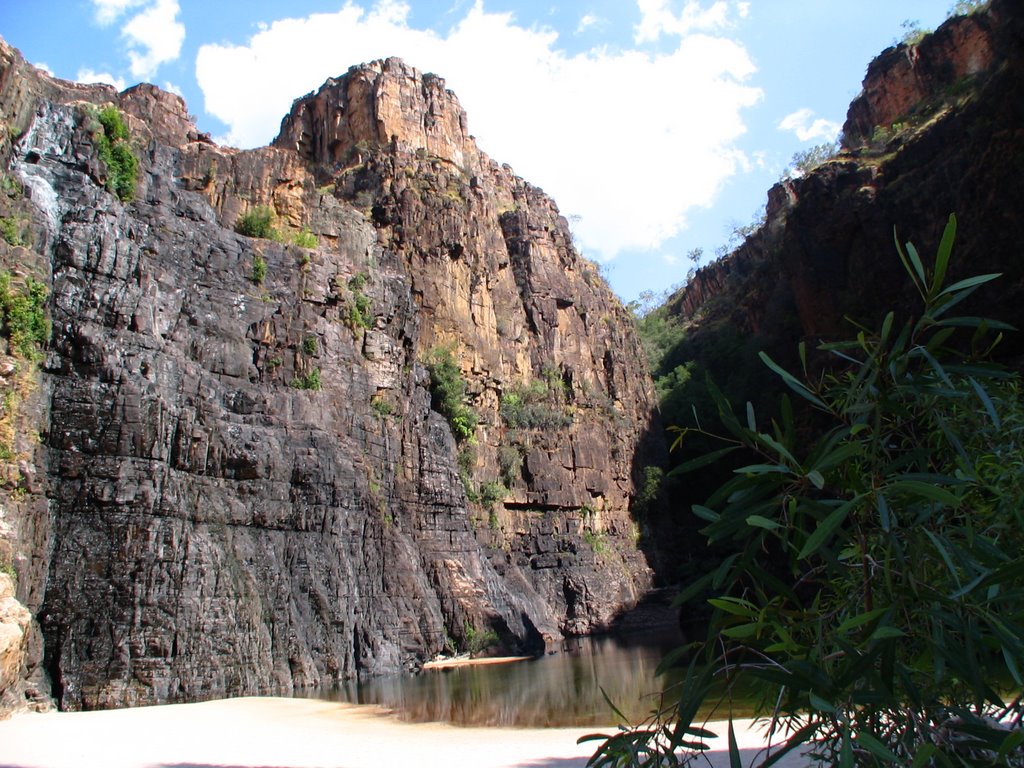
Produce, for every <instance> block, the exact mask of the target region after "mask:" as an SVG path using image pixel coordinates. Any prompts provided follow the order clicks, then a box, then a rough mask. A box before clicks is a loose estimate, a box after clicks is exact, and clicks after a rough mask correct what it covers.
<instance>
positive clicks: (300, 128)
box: [0, 48, 653, 709]
mask: <svg viewBox="0 0 1024 768" xmlns="http://www.w3.org/2000/svg"><path fill="white" fill-rule="evenodd" d="M0 64H2V67H3V69H2V70H0V106H2V107H3V109H4V114H3V118H4V119H5V120H6V122H7V124H8V125H9V126H12V127H13V129H14V130H13V134H14V135H15V136H16V138H15V139H14V140H13V142H12V143H10V144H6V145H5V146H4V147H3V149H4V150H5V156H8V157H9V158H10V161H9V166H8V171H7V173H8V174H9V175H10V177H12V178H15V179H17V180H18V182H19V183H20V184H21V185H23V188H24V190H25V200H24V201H23V203H24V205H25V206H26V211H28V213H29V215H30V216H31V222H32V227H33V231H34V236H33V246H32V248H31V252H32V253H33V254H35V256H34V258H36V259H37V261H38V262H39V264H40V265H41V268H42V272H43V277H45V279H46V281H47V283H48V284H49V286H50V300H49V308H50V313H51V318H52V337H51V340H50V343H49V348H48V350H47V354H46V358H45V360H44V361H43V363H42V365H41V368H40V370H39V372H38V374H37V376H38V387H39V389H38V391H39V392H40V393H41V395H40V397H41V404H40V407H39V408H38V414H39V416H38V420H39V421H38V426H37V429H38V430H39V433H40V436H41V443H40V444H39V445H38V446H37V448H36V449H35V452H34V454H32V455H31V456H27V457H26V459H27V461H26V470H27V471H28V470H34V471H35V475H36V476H39V475H41V476H42V477H43V478H45V481H43V480H42V479H40V480H39V481H38V482H35V483H34V484H31V487H30V488H27V490H25V491H23V492H21V494H20V496H21V499H20V501H19V502H18V503H19V504H22V505H29V506H30V507H31V510H34V512H31V513H30V512H28V511H26V512H19V509H20V508H18V507H15V506H12V504H11V502H10V498H11V496H12V494H11V493H9V492H8V493H6V494H5V499H7V500H6V501H5V507H4V509H5V514H6V517H7V518H8V519H11V520H13V521H14V524H10V525H8V528H9V529H10V530H11V531H12V532H11V533H9V534H6V535H0V538H3V539H4V541H6V542H7V546H8V547H9V549H10V550H11V556H12V560H13V562H14V567H15V570H16V571H17V575H18V597H19V599H20V600H21V602H22V603H23V604H24V605H25V606H26V607H27V608H28V609H29V610H30V612H31V613H32V614H33V615H34V616H35V617H36V620H37V621H38V625H39V626H41V628H42V634H43V636H44V638H45V658H46V670H47V672H48V673H49V676H50V679H51V680H52V683H53V694H54V696H55V698H56V699H57V700H58V701H59V703H60V704H61V706H63V707H65V708H70V709H74V708H93V707H111V706H124V705H135V704H147V703H156V702H163V701H175V700H187V699H199V698H205V697H212V696H220V695H225V694H252V693H269V692H289V691H293V690H296V689H300V688H303V687H306V686H315V685H324V684H330V683H332V682H335V681H338V680H341V679H343V678H346V677H350V676H352V675H354V674H357V673H361V672H369V673H384V672H392V671H397V670H400V669H403V668H409V667H412V666H415V665H416V664H418V663H419V662H420V661H422V660H423V659H425V658H427V657H429V656H431V655H433V654H435V653H437V652H439V651H441V650H442V649H443V648H445V647H452V646H459V647H464V646H466V645H468V644H469V643H470V642H471V641H472V639H473V637H479V636H480V635H481V634H482V633H484V632H486V631H488V630H491V631H494V632H495V633H497V635H498V637H499V638H500V640H501V642H502V644H503V645H504V646H505V647H506V648H508V649H529V648H532V649H538V648H542V647H543V646H544V644H545V642H547V641H549V640H552V639H555V638H557V637H559V636H561V635H562V634H563V633H582V632H587V631H592V630H595V629H599V628H601V627H602V626H604V625H605V624H607V623H608V622H609V621H610V620H611V619H612V618H613V617H614V615H615V614H616V612H617V611H619V610H620V609H622V608H623V607H624V606H628V605H629V604H631V603H632V602H633V601H635V599H636V598H637V597H638V596H639V594H640V593H641V592H642V591H643V590H644V589H645V588H646V587H647V586H648V584H649V579H650V576H649V571H648V569H647V567H646V565H645V562H644V559H643V557H642V555H641V554H640V553H639V551H638V550H637V547H636V535H637V530H636V527H635V526H634V524H633V523H632V521H631V519H630V516H629V504H630V498H631V495H632V493H633V490H634V472H635V466H636V465H637V463H638V461H640V460H641V459H642V456H641V454H642V452H643V451H644V450H646V448H645V444H644V436H645V435H646V434H647V432H648V430H649V429H650V427H651V421H652V418H653V396H652V393H651V389H650V384H649V381H648V380H647V377H646V374H645V373H644V366H643V363H642V360H643V356H642V353H641V350H640V348H639V345H638V343H637V340H636V339H635V337H634V335H633V333H632V330H631V326H630V324H629V322H628V316H627V315H626V313H625V312H624V310H623V309H622V308H621V306H620V305H619V303H618V302H617V301H616V300H615V298H614V297H613V296H612V295H611V293H610V292H609V290H608V289H607V287H606V286H605V285H604V284H603V282H602V281H601V280H600V278H599V277H598V276H597V275H596V271H595V270H594V268H593V267H592V266H591V265H589V264H588V263H587V262H585V261H583V260H581V259H580V257H579V256H578V255H577V254H576V252H575V251H574V249H573V248H572V245H571V239H570V235H569V232H568V228H567V226H566V223H565V221H564V220H563V219H562V218H561V217H560V216H559V215H558V211H557V209H556V208H555V206H554V204H553V203H552V202H551V200H550V199H549V198H547V197H546V196H545V195H544V194H543V193H542V192H540V190H537V189H535V188H533V187H530V186H529V185H528V184H526V183H525V182H523V181H522V180H520V179H518V178H516V177H515V176H514V175H513V174H512V172H511V170H510V169H509V168H507V166H498V165H497V164H495V163H494V162H493V161H491V160H490V159H489V158H487V157H486V155H484V154H483V153H481V152H480V151H479V150H478V149H477V148H476V146H475V144H474V142H473V140H472V138H471V137H470V136H469V135H468V133H467V131H466V117H465V115H464V113H463V112H462V110H461V108H460V107H459V105H458V102H457V100H456V99H455V97H454V95H452V94H451V93H450V92H448V91H446V90H445V89H444V86H443V81H441V80H440V79H439V78H436V77H433V76H429V75H421V74H420V73H418V72H417V71H416V70H414V69H412V68H411V67H408V66H406V65H404V64H403V63H401V62H400V61H398V60H394V59H390V60H388V61H386V62H376V63H374V64H370V65H365V66H362V67H357V68H353V69H352V70H351V71H350V72H349V73H348V74H347V75H345V76H343V77H341V78H338V79H336V80H329V81H328V82H327V83H326V84H325V86H324V87H323V88H322V89H321V90H320V91H319V92H318V93H316V94H311V95H309V96H307V97H304V98H303V99H300V100H298V101H297V102H296V104H295V106H294V107H293V110H292V113H291V114H290V115H289V116H288V117H286V119H285V120H284V122H283V124H282V131H281V135H280V136H279V137H278V139H277V140H276V141H275V142H274V145H273V146H272V147H269V148H264V149H260V150H253V151H244V152H240V151H237V150H232V149H227V148H221V147H217V146H215V145H214V144H212V143H211V142H210V141H209V139H208V137H206V136H204V135H202V134H200V133H198V132H197V131H196V129H195V127H194V126H193V125H192V124H191V123H190V122H189V120H188V118H187V112H186V110H185V106H184V104H183V103H182V102H181V100H180V99H178V98H177V97H175V96H172V95H170V94H166V93H163V92H161V91H159V90H158V89H155V88H153V87H152V86H137V87H136V88H133V89H130V90H129V91H126V92H124V93H122V94H116V93H114V92H113V91H112V90H110V89H103V88H96V89H81V88H74V87H71V86H69V85H68V84H64V83H59V82H56V81H51V80H49V78H46V77H45V76H43V75H41V74H39V73H37V72H35V71H34V70H32V69H31V68H30V67H28V66H27V65H25V64H24V62H23V61H21V60H20V57H18V55H17V54H16V53H15V52H12V51H11V50H10V49H7V48H4V49H3V58H2V62H0ZM108 101H109V102H113V103H114V104H116V105H117V106H118V107H119V108H120V109H121V110H123V111H124V112H125V113H126V114H127V119H128V124H129V128H130V130H131V134H132V137H133V138H132V141H133V144H134V146H135V148H136V154H137V155H138V156H139V157H140V159H141V163H142V173H141V175H140V180H139V183H138V185H137V189H136V196H135V200H134V201H133V202H130V203H127V204H126V203H122V202H121V201H119V200H118V199H117V198H115V197H114V196H112V195H111V194H110V193H109V192H107V191H106V189H104V187H103V183H104V181H105V179H106V174H107V173H108V169H107V168H106V167H105V166H104V165H103V163H102V161H101V160H100V159H99V157H98V154H97V150H96V146H95V141H94V134H93V133H92V132H91V129H90V113H89V106H88V104H87V102H88V103H94V104H99V103H103V102H108ZM11 133H12V132H5V136H6V135H10V134H11ZM256 206H269V207H270V208H271V209H272V210H273V211H274V214H275V223H276V226H277V229H278V231H279V232H281V233H283V235H284V237H283V238H282V239H281V240H282V241H273V240H269V239H254V238H249V237H244V236H242V235H239V234H236V233H235V232H234V230H233V227H234V226H235V224H236V221H237V219H238V217H239V216H240V215H241V214H242V213H244V212H246V211H251V210H252V209H254V208H255V207H256ZM300 230H308V233H310V234H312V235H313V236H315V238H316V243H317V245H316V247H314V248H305V247H299V246H297V245H292V244H289V243H288V240H289V239H290V237H291V236H292V235H294V234H295V233H297V232H299V231H300ZM307 239H308V234H307ZM5 260H7V261H8V262H9V260H10V254H8V255H7V257H6V258H5ZM257 264H262V265H265V275H260V274H259V272H260V271H262V270H261V269H258V268H257V266H256V265H257ZM439 347H443V348H446V349H449V350H450V351H451V353H452V356H453V358H454V359H455V360H456V361H457V362H458V364H459V366H460V368H461V371H462V375H463V377H464V379H465V381H466V383H467V392H468V404H469V405H470V406H472V407H473V409H474V410H475V412H476V414H477V416H478V418H479V426H478V427H477V429H476V430H475V434H474V436H473V439H472V440H470V441H464V442H463V443H462V444H461V445H459V444H457V442H456V440H455V438H454V437H453V434H452V431H451V429H450V427H449V425H448V423H447V422H446V421H445V419H444V418H443V417H442V416H441V415H440V414H438V413H437V412H435V411H433V410H431V393H430V376H429V374H428V371H427V369H426V368H425V366H424V364H423V361H424V360H425V359H426V357H427V356H428V354H429V352H430V351H431V350H433V349H436V348H439ZM317 377H318V380H319V383H320V385H321V386H322V389H320V390H316V389H314V388H303V386H309V385H310V384H311V383H312V382H313V381H314V380H315V379H316V378H317ZM520 395H524V396H526V395H528V396H529V397H532V398H535V399H537V400H538V402H536V403H533V405H534V406H535V411H534V413H535V414H536V413H540V414H545V415H546V417H547V419H548V420H547V421H544V420H543V419H542V420H541V425H540V426H538V422H537V421H536V420H534V421H529V422H528V421H524V420H519V421H516V420H515V419H513V418H510V417H509V415H508V410H507V408H506V412H505V416H503V415H502V403H503V402H504V403H505V405H506V406H507V405H508V403H509V402H510V401H511V400H514V398H512V397H510V396H516V397H518V396H520ZM0 533H2V532H0ZM30 630H31V628H30ZM34 649H35V650H34V653H35V654H36V655H37V656H38V655H39V651H40V648H39V643H38V642H36V643H35V646H34ZM24 667H25V669H24V670H23V673H22V677H23V678H24V677H26V676H28V675H29V674H30V673H31V674H34V675H35V677H34V678H33V680H37V681H38V679H39V669H38V668H39V665H38V664H35V665H34V666H33V665H32V664H31V663H28V662H26V663H25V665H24ZM29 667H32V669H29ZM20 685H22V687H25V686H26V684H25V683H20ZM8 687H9V686H8ZM37 687H38V686H37ZM33 690H35V689H33Z"/></svg>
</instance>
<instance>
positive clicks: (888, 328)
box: [879, 312, 896, 344]
mask: <svg viewBox="0 0 1024 768" xmlns="http://www.w3.org/2000/svg"><path fill="white" fill-rule="evenodd" d="M895 319H896V315H895V314H894V313H893V312H889V313H887V314H886V316H885V319H884V320H883V321H882V332H881V333H880V334H879V339H880V340H881V342H882V343H883V344H884V343H885V341H886V339H888V338H889V334H890V333H892V323H893V320H895Z"/></svg>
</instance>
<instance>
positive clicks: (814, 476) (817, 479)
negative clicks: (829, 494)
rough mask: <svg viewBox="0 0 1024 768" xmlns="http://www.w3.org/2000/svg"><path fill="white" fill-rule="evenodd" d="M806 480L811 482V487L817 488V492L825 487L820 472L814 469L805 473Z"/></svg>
mask: <svg viewBox="0 0 1024 768" xmlns="http://www.w3.org/2000/svg"><path fill="white" fill-rule="evenodd" d="M807 479H808V480H810V481H811V485H813V486H814V487H815V488H817V489H818V490H819V491H820V490H821V489H822V488H824V487H825V478H824V477H823V476H822V474H821V472H819V471H818V470H816V469H812V470H811V471H810V472H808V473H807Z"/></svg>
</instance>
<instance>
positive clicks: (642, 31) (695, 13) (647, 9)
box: [634, 0, 749, 43]
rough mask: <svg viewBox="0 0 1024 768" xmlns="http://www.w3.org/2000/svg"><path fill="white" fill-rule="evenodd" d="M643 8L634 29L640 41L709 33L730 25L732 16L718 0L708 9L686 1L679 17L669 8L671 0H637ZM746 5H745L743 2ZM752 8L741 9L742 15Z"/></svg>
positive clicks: (639, 6)
mask: <svg viewBox="0 0 1024 768" xmlns="http://www.w3.org/2000/svg"><path fill="white" fill-rule="evenodd" d="M636 4H637V7H638V8H639V9H640V23H639V24H638V25H637V27H636V30H635V31H634V39H635V40H636V42H638V43H649V42H654V41H655V40H657V39H658V38H659V37H661V36H662V35H679V36H680V37H685V36H686V35H689V34H691V33H693V32H709V31H712V30H716V29H722V28H723V27H725V26H727V25H728V23H729V19H730V14H729V3H728V2H726V1H725V0H718V2H715V3H712V5H711V6H710V7H709V8H705V7H704V6H703V5H702V4H701V3H700V2H698V1H697V0H687V2H686V4H685V5H684V6H683V10H682V11H681V12H680V13H679V15H678V16H677V15H676V14H674V13H672V11H671V10H669V7H668V6H669V0H637V3H636ZM740 5H741V6H743V5H744V4H742V3H741V4H740ZM747 10H749V8H742V7H741V8H740V15H741V16H743V15H746V14H745V11H747Z"/></svg>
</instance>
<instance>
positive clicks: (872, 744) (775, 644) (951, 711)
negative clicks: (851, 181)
mask: <svg viewBox="0 0 1024 768" xmlns="http://www.w3.org/2000/svg"><path fill="white" fill-rule="evenodd" d="M954 233H955V219H953V218H952V217H951V218H950V222H949V225H948V226H947V228H946V232H945V234H944V236H943V238H942V243H941V245H940V247H939V250H938V255H937V257H936V259H935V262H934V264H933V265H932V267H931V268H930V269H926V268H925V266H924V264H923V263H922V261H921V259H920V258H919V256H918V255H917V252H916V251H915V250H914V248H913V246H912V245H910V244H907V246H906V249H905V250H904V249H903V248H899V249H898V250H899V253H900V257H901V259H902V260H903V263H904V265H905V266H906V268H907V272H908V273H909V275H910V277H911V279H912V281H913V283H914V286H915V287H916V289H917V291H918V293H919V294H920V296H921V298H922V302H923V305H924V308H923V311H922V313H921V314H920V316H919V317H917V318H911V319H909V320H907V321H906V322H905V323H904V324H902V325H900V324H899V323H898V322H897V321H896V319H895V316H894V314H893V313H889V314H888V315H887V316H886V317H885V319H884V321H883V322H882V323H881V325H880V327H879V329H878V330H871V329H869V328H866V327H862V326H857V327H856V337H855V338H854V339H853V340H851V341H846V342H839V343H831V344H825V345H823V346H822V347H821V349H822V350H823V351H824V352H827V353H830V354H831V355H832V356H834V358H835V360H836V366H837V368H836V370H835V371H834V372H826V373H825V374H821V375H809V374H808V372H807V366H806V363H805V364H804V373H803V375H802V376H797V375H794V374H792V373H790V372H789V371H787V370H785V369H783V368H782V367H780V366H779V365H777V364H776V363H775V362H774V361H773V360H772V359H771V358H770V357H768V356H767V355H764V354H763V353H762V360H763V361H764V363H765V364H766V365H767V366H768V368H770V369H771V370H772V371H773V372H774V373H775V374H777V375H778V376H779V377H780V378H781V380H782V381H783V382H784V383H785V385H786V386H787V387H788V388H789V389H790V390H791V392H792V393H795V394H796V395H798V396H799V397H800V398H801V399H802V400H803V401H806V402H808V403H810V405H811V406H812V407H813V408H814V409H816V410H817V411H818V412H819V415H820V416H821V418H823V419H826V420H827V422H828V423H829V424H830V425H831V427H830V428H829V429H827V430H826V431H824V432H823V433H822V434H821V436H820V437H819V438H818V439H816V440H814V441H812V442H811V444H810V445H807V443H806V441H805V440H798V439H797V427H796V425H795V420H794V415H793V407H792V403H791V402H790V401H789V398H788V397H784V398H783V403H782V409H781V415H780V416H779V417H778V418H777V419H775V420H772V421H771V422H770V425H769V426H767V427H765V426H762V423H761V422H759V421H758V419H757V416H756V414H755V412H754V408H753V407H752V406H751V405H750V404H748V405H747V407H746V409H745V411H746V412H745V414H744V415H742V416H737V415H735V414H734V413H733V410H732V407H731V406H730V404H729V403H728V402H727V401H726V399H725V398H724V397H723V396H722V395H721V394H720V393H718V392H717V390H713V391H714V392H715V397H716V400H717V404H718V408H719V412H720V415H721V418H722V423H723V425H724V426H725V428H726V429H727V431H728V434H727V435H725V436H724V437H722V438H721V439H722V441H723V442H724V446H725V447H724V448H721V449H720V450H718V451H715V452H713V453H711V454H708V455H707V456H704V457H702V458H699V459H697V460H694V461H692V462H689V465H688V466H686V467H684V468H685V469H689V470H693V469H697V468H698V467H706V466H707V465H708V464H710V463H713V462H714V461H716V460H718V459H720V458H721V457H723V456H724V455H726V454H728V453H733V452H736V453H737V455H742V456H750V457H751V459H750V463H748V464H746V466H743V467H741V468H739V469H737V470H736V471H735V473H734V474H733V477H732V479H730V480H729V481H727V482H726V483H724V484H723V485H722V486H721V487H720V488H719V489H718V490H717V491H715V492H714V493H713V494H712V495H711V497H710V498H709V499H708V500H707V502H706V503H705V504H702V505H695V506H694V507H693V511H694V514H695V515H696V516H697V517H699V518H701V519H702V520H703V521H705V522H706V523H707V525H706V527H705V528H704V529H703V533H704V534H705V535H706V537H707V539H708V541H709V543H711V544H715V545H719V546H725V547H726V548H727V550H731V554H730V555H728V556H726V557H725V558H724V559H723V561H722V562H721V563H720V565H719V566H718V567H717V568H716V569H714V570H712V571H711V572H709V573H707V574H706V575H704V576H703V577H702V578H700V579H698V580H696V582H695V583H693V584H691V585H690V587H689V589H688V590H687V592H686V593H685V594H684V595H682V596H681V597H680V600H686V599H689V598H692V597H696V596H698V595H701V594H706V593H710V594H712V595H713V597H712V598H711V599H710V600H708V603H709V604H710V606H711V607H712V608H713V609H714V612H713V614H712V618H711V621H710V623H709V626H708V630H707V637H706V640H705V641H704V642H702V643H700V644H698V650H697V652H695V653H693V655H692V657H691V660H690V663H689V664H688V666H686V668H685V670H684V671H682V672H681V675H682V677H681V679H682V681H683V682H682V684H681V685H678V686H677V687H675V688H673V689H672V691H671V692H669V691H666V694H665V699H664V704H663V707H662V708H661V709H660V710H659V711H658V712H657V713H656V714H655V715H653V716H652V718H651V720H649V721H648V722H646V723H644V724H641V725H640V726H637V727H635V728H628V729H625V730H623V731H622V732H621V733H619V734H617V735H615V736H612V737H610V738H607V737H603V736H602V737H599V738H602V739H604V741H603V743H602V745H601V746H600V748H599V751H598V752H597V754H596V755H595V756H594V757H593V759H592V760H591V764H593V765H617V766H618V765H650V766H654V765H662V764H671V765H677V764H679V760H681V759H684V758H685V759H689V758H688V756H690V755H692V754H693V753H694V751H699V750H700V748H701V747H700V742H701V741H702V740H703V739H704V738H705V737H706V736H707V735H708V734H707V732H706V731H704V730H702V728H701V726H700V723H699V721H698V717H697V712H698V708H699V707H701V706H703V705H705V704H707V703H708V702H709V701H716V702H717V707H718V710H717V711H718V713H719V715H720V716H724V715H731V712H732V692H733V691H734V690H737V688H738V689H740V690H744V691H751V690H753V691H755V692H757V694H759V696H760V698H759V700H758V704H757V706H758V711H759V712H760V713H761V714H762V715H764V716H765V717H767V718H769V719H770V721H771V724H772V728H773V731H774V733H776V734H781V735H780V742H781V743H780V746H779V747H777V748H776V750H775V751H774V752H773V753H772V755H771V758H772V759H771V760H770V761H769V762H774V761H775V760H777V759H779V758H780V757H781V756H782V755H784V754H786V753H787V752H789V751H792V750H794V749H797V748H801V749H804V748H808V749H810V750H811V753H812V754H813V755H814V756H815V757H816V758H817V760H819V761H820V762H821V763H822V764H824V765H838V766H843V767H844V768H845V767H847V766H880V765H895V766H922V767H923V766H932V765H942V766H960V765H979V766H980V765H992V766H995V765H999V766H1020V765H1022V764H1024V746H1022V745H1024V730H1022V729H1021V722H1022V718H1024V700H1022V697H1021V694H1020V691H1021V689H1022V687H1024V676H1022V670H1024V509H1022V508H1021V503H1020V499H1021V498H1024V403H1022V399H1021V382H1020V380H1019V378H1018V377H1017V376H1015V375H1011V374H1008V373H1007V372H1005V371H1003V370H1002V369H1000V368H998V367H996V366H994V365H991V364H988V363H987V362H986V357H987V354H988V352H989V351H990V350H991V348H992V346H994V342H993V340H992V338H991V336H992V333H991V332H992V331H993V329H996V330H998V329H1001V328H1005V327H1006V326H1003V325H1002V324H1000V323H997V322H995V321H990V320H982V319H980V318H975V317H956V316H954V315H953V314H952V312H951V310H953V308H954V307H955V306H956V305H958V304H960V302H961V301H963V300H964V299H965V298H966V297H967V296H968V295H970V294H971V293H972V292H973V291H974V290H975V289H976V288H978V287H979V286H981V285H983V284H984V283H986V282H988V281H990V280H992V279H993V278H994V277H996V276H995V275H982V276H978V277H974V278H968V279H966V280H960V281H957V282H955V283H954V284H952V285H946V282H945V276H946V273H947V268H948V265H949V260H950V253H951V250H952V245H953V238H954ZM995 340H996V341H998V337H996V339H995ZM801 358H802V359H805V358H804V355H803V354H802V350H801ZM682 436H683V435H681V437H682ZM673 658H674V659H679V658H680V656H679V655H678V654H676V655H675V656H674V657H670V658H669V659H667V660H666V662H665V663H664V664H663V667H669V666H671V665H672V664H673ZM733 735H734V734H733V728H732V725H731V722H730V725H729V729H728V743H729V748H730V753H731V760H732V764H733V765H739V764H740V763H739V759H740V757H739V752H738V749H737V748H736V743H735V740H734V738H733ZM663 761H664V762H663Z"/></svg>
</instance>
